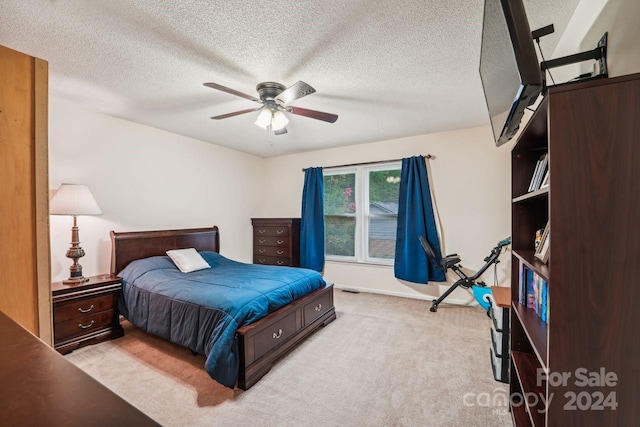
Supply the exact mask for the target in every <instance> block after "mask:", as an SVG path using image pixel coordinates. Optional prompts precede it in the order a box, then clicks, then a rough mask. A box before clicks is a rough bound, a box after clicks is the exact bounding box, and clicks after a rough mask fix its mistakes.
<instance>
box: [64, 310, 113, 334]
mask: <svg viewBox="0 0 640 427" xmlns="http://www.w3.org/2000/svg"><path fill="white" fill-rule="evenodd" d="M113 317H114V313H113V310H107V311H102V312H100V313H96V314H93V315H89V316H83V317H79V318H76V319H71V320H67V321H66V322H60V323H56V324H55V325H54V327H53V328H54V333H55V339H56V341H62V340H65V339H68V338H73V337H76V336H79V335H84V334H90V333H92V332H94V331H97V330H99V329H101V328H110V327H111V326H112V324H113Z"/></svg>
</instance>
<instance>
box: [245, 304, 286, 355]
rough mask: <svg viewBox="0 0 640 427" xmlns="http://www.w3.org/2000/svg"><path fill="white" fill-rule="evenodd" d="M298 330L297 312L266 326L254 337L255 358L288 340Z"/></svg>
mask: <svg viewBox="0 0 640 427" xmlns="http://www.w3.org/2000/svg"><path fill="white" fill-rule="evenodd" d="M295 332H296V313H295V312H292V313H291V314H289V315H288V316H287V317H284V318H283V319H281V320H279V321H277V322H275V323H273V324H271V325H269V326H267V327H265V328H264V329H263V330H262V331H260V332H258V333H257V334H256V335H255V337H254V343H255V356H254V357H255V359H258V358H259V357H260V356H262V355H264V354H265V353H267V352H269V351H270V350H271V349H274V348H276V347H278V346H279V345H280V344H282V343H284V342H286V339H287V338H289V337H290V336H291V335H293V334H295Z"/></svg>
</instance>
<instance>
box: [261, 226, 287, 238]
mask: <svg viewBox="0 0 640 427" xmlns="http://www.w3.org/2000/svg"><path fill="white" fill-rule="evenodd" d="M253 233H254V234H255V235H256V236H275V237H278V236H282V237H286V236H289V227H260V226H258V227H254V228H253Z"/></svg>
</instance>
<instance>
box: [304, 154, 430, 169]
mask: <svg viewBox="0 0 640 427" xmlns="http://www.w3.org/2000/svg"><path fill="white" fill-rule="evenodd" d="M424 158H425V159H435V158H436V156H434V155H432V154H426V155H425V156H424ZM400 160H402V159H391V160H378V161H375V162H362V163H349V164H346V165H335V166H327V167H323V168H322V169H336V168H346V167H349V166H363V165H377V164H379V163H391V162H399V161H400ZM307 169H308V168H302V172H304V171H306V170H307Z"/></svg>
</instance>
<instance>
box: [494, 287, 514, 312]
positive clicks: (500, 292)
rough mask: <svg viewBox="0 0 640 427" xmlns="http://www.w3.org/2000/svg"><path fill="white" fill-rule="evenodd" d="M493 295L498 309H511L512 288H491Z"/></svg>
mask: <svg viewBox="0 0 640 427" xmlns="http://www.w3.org/2000/svg"><path fill="white" fill-rule="evenodd" d="M491 293H492V294H493V300H494V301H495V302H496V304H497V305H498V307H502V308H509V307H511V288H508V287H506V286H494V287H492V288H491Z"/></svg>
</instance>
